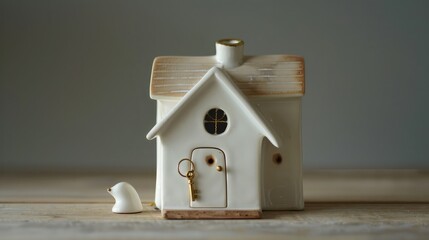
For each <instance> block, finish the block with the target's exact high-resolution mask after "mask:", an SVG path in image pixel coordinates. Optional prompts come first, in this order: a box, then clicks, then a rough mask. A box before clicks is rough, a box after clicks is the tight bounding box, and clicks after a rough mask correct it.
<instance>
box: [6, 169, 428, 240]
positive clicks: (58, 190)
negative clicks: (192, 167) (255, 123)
mask: <svg viewBox="0 0 429 240" xmlns="http://www.w3.org/2000/svg"><path fill="white" fill-rule="evenodd" d="M304 176H305V177H304V181H305V183H304V189H305V191H306V196H307V199H308V198H312V199H313V200H328V199H333V200H338V199H337V198H335V196H334V195H333V194H337V195H336V196H337V197H339V198H340V200H347V201H349V202H346V203H341V202H337V203H335V202H324V203H317V202H310V201H306V206H305V210H304V211H264V212H263V213H262V218H261V219H252V220H250V219H241V220H224V219H222V220H166V219H164V218H163V217H162V214H161V212H160V211H159V210H156V209H155V208H154V207H153V206H151V205H150V204H151V201H152V199H153V197H154V195H153V191H154V175H153V174H130V173H128V174H70V173H69V174H41V175H39V174H6V173H1V174H0V239H44V240H45V239H47V240H49V239H264V240H270V239H314V238H317V239H427V236H429V204H428V203H394V202H397V201H399V200H401V199H402V200H404V199H405V200H406V201H407V202H409V201H410V200H417V201H423V200H426V201H427V199H428V191H427V189H428V186H429V185H428V179H429V173H428V171H415V170H348V171H345V170H341V171H338V170H336V171H332V170H329V171H328V170H324V171H312V172H307V173H305V174H304ZM124 180H125V181H128V182H130V183H132V184H133V185H134V186H135V187H136V189H137V190H138V192H140V193H141V196H142V200H143V204H144V211H143V212H142V213H137V214H114V213H112V212H111V208H112V206H113V202H114V201H113V198H112V197H110V195H108V194H107V192H106V188H107V187H109V186H112V185H113V184H115V183H116V182H118V181H124ZM412 186H415V187H414V188H412ZM410 187H411V188H412V189H411V190H406V189H408V188H410ZM319 188H321V189H319ZM323 188H325V190H324V189H323ZM335 189H337V190H335ZM383 189H384V190H383ZM356 191H357V193H354V192H356ZM359 191H360V193H359ZM378 191H381V193H379V194H378V195H377V192H378ZM347 194H352V195H353V194H355V195H353V196H352V198H346V197H345V196H347ZM359 194H361V195H359ZM408 194H410V195H411V197H410V196H408V197H402V196H401V195H408ZM328 195H329V197H328ZM371 195H377V197H374V198H372V199H375V200H384V202H391V203H360V202H356V201H355V200H356V199H361V200H364V201H365V202H370V201H368V199H371ZM389 197H390V200H391V199H394V201H386V200H389ZM351 199H352V200H353V201H350V200H351Z"/></svg>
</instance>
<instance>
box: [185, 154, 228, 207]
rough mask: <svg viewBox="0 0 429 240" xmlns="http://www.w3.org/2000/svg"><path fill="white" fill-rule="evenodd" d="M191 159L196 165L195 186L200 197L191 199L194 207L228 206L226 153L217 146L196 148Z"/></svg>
mask: <svg viewBox="0 0 429 240" xmlns="http://www.w3.org/2000/svg"><path fill="white" fill-rule="evenodd" d="M191 160H192V162H193V163H194V165H195V177H194V183H195V188H196V189H197V190H198V194H197V195H198V197H197V198H196V200H195V201H191V207H194V208H224V207H226V206H227V193H226V162H225V154H224V153H223V152H222V151H221V150H220V149H217V148H196V149H194V150H193V151H192V156H191Z"/></svg>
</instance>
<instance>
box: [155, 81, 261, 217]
mask: <svg viewBox="0 0 429 240" xmlns="http://www.w3.org/2000/svg"><path fill="white" fill-rule="evenodd" d="M198 94H200V93H198ZM203 94H204V95H203V96H199V97H197V98H198V101H194V105H193V106H192V107H188V108H186V109H184V110H182V111H181V112H180V113H177V114H179V115H178V116H176V118H175V121H174V123H171V124H170V125H171V126H166V127H165V128H164V129H163V132H161V133H160V144H161V145H162V146H163V147H162V152H163V153H162V157H163V159H162V160H161V161H162V171H161V174H162V179H163V180H162V183H161V185H162V187H161V196H162V201H161V206H160V208H161V209H162V210H179V209H191V208H190V206H189V204H190V199H189V192H188V183H187V179H186V178H184V177H181V176H180V175H179V174H178V172H177V165H178V162H179V161H180V160H181V159H183V158H190V157H191V152H192V150H193V149H195V148H199V147H214V148H219V149H221V150H222V151H223V152H224V154H225V157H226V172H227V208H226V209H229V210H261V199H260V196H261V191H260V189H261V188H260V174H261V172H260V168H261V166H260V156H261V144H262V139H263V136H262V135H261V134H260V133H259V132H258V131H257V129H256V128H255V125H254V124H253V123H252V122H251V120H249V119H248V118H247V115H246V114H245V113H244V111H243V110H242V109H241V108H240V107H239V106H237V104H234V101H233V99H232V98H231V96H229V95H228V94H227V93H226V92H225V91H223V90H222V89H220V87H219V86H218V85H213V86H212V87H211V88H210V90H209V91H204V93H203ZM165 103H166V105H165V106H162V107H161V109H159V110H160V111H163V109H166V108H169V107H170V106H171V104H173V105H174V102H165ZM160 104H161V105H163V104H164V102H161V103H160ZM215 107H218V108H221V109H223V110H224V111H225V112H226V113H227V116H228V124H229V125H228V128H227V130H226V132H225V133H223V134H221V135H217V136H213V135H211V134H209V133H207V132H206V131H205V129H204V125H203V120H204V116H205V114H206V112H207V111H208V110H210V109H211V108H215ZM243 136H245V137H243ZM196 171H197V174H198V169H196ZM196 186H197V188H198V182H196ZM192 209H200V210H201V209H203V208H192Z"/></svg>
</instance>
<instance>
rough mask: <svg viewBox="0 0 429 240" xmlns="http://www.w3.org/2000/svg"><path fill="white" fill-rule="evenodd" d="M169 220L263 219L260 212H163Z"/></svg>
mask: <svg viewBox="0 0 429 240" xmlns="http://www.w3.org/2000/svg"><path fill="white" fill-rule="evenodd" d="M162 216H163V217H164V218H167V219H248V218H261V216H262V212H261V211H258V210H163V211H162Z"/></svg>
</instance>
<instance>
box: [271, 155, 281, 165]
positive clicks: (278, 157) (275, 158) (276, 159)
mask: <svg viewBox="0 0 429 240" xmlns="http://www.w3.org/2000/svg"><path fill="white" fill-rule="evenodd" d="M273 162H274V163H275V164H277V165H280V164H281V163H282V162H283V159H282V155H280V153H276V154H274V155H273Z"/></svg>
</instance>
